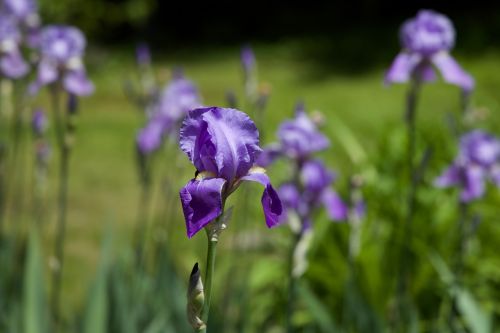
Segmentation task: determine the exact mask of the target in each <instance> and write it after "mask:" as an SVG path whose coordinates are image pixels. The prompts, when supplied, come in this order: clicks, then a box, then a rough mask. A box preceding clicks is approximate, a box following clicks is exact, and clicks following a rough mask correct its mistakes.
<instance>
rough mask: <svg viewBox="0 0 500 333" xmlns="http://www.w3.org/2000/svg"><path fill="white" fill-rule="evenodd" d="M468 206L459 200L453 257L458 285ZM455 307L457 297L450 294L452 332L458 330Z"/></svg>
mask: <svg viewBox="0 0 500 333" xmlns="http://www.w3.org/2000/svg"><path fill="white" fill-rule="evenodd" d="M468 211H469V206H468V204H467V203H464V202H460V204H459V212H460V216H459V220H458V244H457V255H456V259H455V267H454V273H455V284H456V285H457V286H458V287H460V286H461V284H462V277H463V270H464V259H465V255H466V253H467V240H468V237H469V231H468V229H467V220H468V216H469V213H468ZM458 315H459V314H458V308H457V298H456V295H454V296H452V300H451V308H450V316H449V323H450V327H452V331H453V332H458V331H459V330H458V329H457V328H456V325H455V319H456V317H457V316H458Z"/></svg>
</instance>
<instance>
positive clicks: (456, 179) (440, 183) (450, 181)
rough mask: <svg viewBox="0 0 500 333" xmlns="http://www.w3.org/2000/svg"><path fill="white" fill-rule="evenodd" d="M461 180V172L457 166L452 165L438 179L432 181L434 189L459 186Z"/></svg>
mask: <svg viewBox="0 0 500 333" xmlns="http://www.w3.org/2000/svg"><path fill="white" fill-rule="evenodd" d="M461 179H462V176H461V170H460V167H459V166H458V165H455V164H452V165H451V166H450V167H448V169H446V170H445V171H444V172H443V173H442V174H441V175H440V176H439V177H437V178H436V179H435V180H434V186H436V187H450V186H455V185H457V184H460V182H461Z"/></svg>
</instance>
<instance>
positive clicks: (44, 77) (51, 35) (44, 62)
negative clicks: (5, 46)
mask: <svg viewBox="0 0 500 333" xmlns="http://www.w3.org/2000/svg"><path fill="white" fill-rule="evenodd" d="M85 44H86V41H85V37H84V36H83V34H82V32H81V31H80V30H78V29H77V28H75V27H71V26H64V25H51V26H47V27H45V28H44V29H43V30H42V31H41V35H40V45H39V48H40V53H41V55H40V56H41V59H40V63H39V64H38V75H37V79H36V81H35V82H34V83H33V84H32V85H31V92H32V93H36V92H37V91H38V90H39V89H40V88H41V87H42V86H44V85H47V84H52V83H55V82H57V81H60V82H61V83H62V85H63V87H64V89H65V90H66V91H68V92H69V93H72V94H75V95H77V96H85V95H89V94H91V93H92V92H93V91H94V85H93V84H92V82H90V81H89V79H88V78H87V74H86V71H85V67H84V65H83V55H84V51H85Z"/></svg>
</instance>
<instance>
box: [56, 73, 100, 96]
mask: <svg viewBox="0 0 500 333" xmlns="http://www.w3.org/2000/svg"><path fill="white" fill-rule="evenodd" d="M63 85H64V88H65V89H66V90H67V91H68V92H70V93H73V94H75V95H77V96H87V95H90V94H92V92H93V91H94V85H93V84H92V82H90V80H89V79H88V78H87V74H85V72H84V71H71V72H69V73H67V74H66V76H65V77H64V82H63Z"/></svg>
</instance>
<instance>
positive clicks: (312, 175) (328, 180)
mask: <svg viewBox="0 0 500 333" xmlns="http://www.w3.org/2000/svg"><path fill="white" fill-rule="evenodd" d="M334 179H335V175H334V173H333V172H331V171H330V170H328V169H327V168H326V167H325V165H324V164H323V162H321V161H320V160H310V161H307V162H305V163H304V164H303V166H302V169H301V171H300V180H301V181H302V184H303V185H304V190H305V191H306V192H310V193H321V192H322V191H323V190H324V189H325V188H326V187H328V186H330V185H331V184H332V182H333V180H334Z"/></svg>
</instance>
